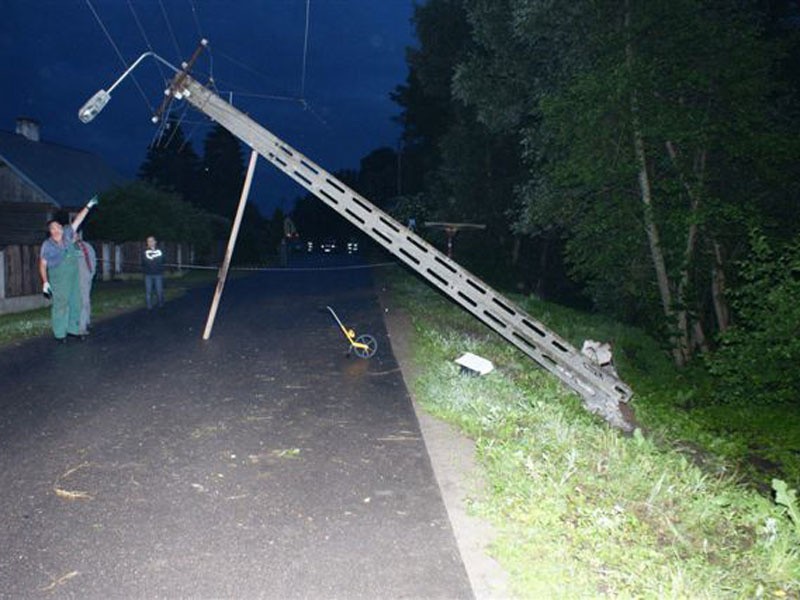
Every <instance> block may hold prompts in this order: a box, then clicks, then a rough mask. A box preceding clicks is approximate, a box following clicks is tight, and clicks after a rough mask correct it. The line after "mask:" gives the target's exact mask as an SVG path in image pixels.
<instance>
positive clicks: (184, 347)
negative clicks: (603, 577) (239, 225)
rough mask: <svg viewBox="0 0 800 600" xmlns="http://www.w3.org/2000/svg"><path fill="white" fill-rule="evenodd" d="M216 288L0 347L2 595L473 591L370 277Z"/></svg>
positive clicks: (354, 274)
mask: <svg viewBox="0 0 800 600" xmlns="http://www.w3.org/2000/svg"><path fill="white" fill-rule="evenodd" d="M212 292H213V290H212V289H211V288H210V287H208V288H203V289H200V290H196V291H193V292H191V293H190V294H188V295H187V296H185V297H184V298H182V299H180V300H177V301H175V302H171V303H168V304H167V306H166V307H165V308H163V309H161V310H160V311H155V312H153V313H148V312H147V311H145V310H140V311H136V312H134V313H131V314H128V315H125V316H122V317H119V318H116V319H113V320H109V321H104V322H101V323H99V324H98V325H97V326H96V328H95V330H94V331H93V333H92V335H91V336H90V339H88V340H87V341H86V342H82V343H81V342H77V341H71V342H70V343H69V344H67V345H58V344H55V343H54V342H53V341H52V340H50V339H35V340H31V341H28V342H25V343H22V344H19V345H15V346H13V347H11V348H7V349H5V350H0V382H1V384H0V507H2V509H1V510H2V520H0V598H14V599H17V598H80V599H94V598H98V599H99V598H103V599H109V598H126V599H127V598H243V599H249V598H314V599H317V598H471V597H472V591H471V590H470V587H469V583H468V579H467V576H466V572H465V569H464V566H463V564H462V562H461V559H460V556H459V553H458V550H457V547H456V544H455V540H454V536H453V532H452V530H451V527H450V524H449V521H448V518H447V513H446V511H445V508H444V505H443V502H442V499H441V497H440V494H439V489H438V487H437V484H436V482H435V480H434V477H433V473H432V470H431V463H430V459H429V458H428V455H427V453H426V449H425V445H424V441H423V440H422V437H421V434H420V430H419V425H418V422H417V419H416V417H415V415H414V412H413V409H412V406H411V401H410V399H409V395H408V392H407V390H406V388H405V386H404V384H403V379H402V376H401V373H400V370H399V368H398V365H397V362H396V360H395V358H394V356H393V355H392V351H391V348H390V347H389V344H388V341H387V336H386V331H385V328H384V323H383V319H382V315H381V310H380V308H379V305H378V301H377V299H376V296H375V292H374V290H373V288H372V283H371V279H370V275H369V272H368V271H367V270H357V269H350V270H336V271H333V270H329V271H326V270H322V271H314V270H310V271H291V272H267V273H263V274H258V275H255V276H252V277H248V278H245V279H238V280H231V281H229V282H228V284H227V286H226V289H225V295H224V297H223V301H222V303H221V306H220V310H219V313H218V315H217V319H216V324H215V327H214V331H213V335H212V338H211V339H210V340H209V341H207V342H204V341H202V339H201V334H202V331H203V327H204V325H205V318H206V314H207V311H208V307H209V304H210V300H211V295H212ZM325 305H331V306H333V307H334V308H335V310H336V311H337V313H338V314H339V316H340V317H341V318H342V320H343V321H344V322H345V323H346V324H347V325H350V326H351V327H353V328H355V329H356V330H357V331H358V332H359V333H370V334H372V335H374V336H375V337H376V338H377V340H378V344H379V348H378V352H377V354H376V356H374V357H373V358H372V359H369V360H364V359H359V358H356V357H347V355H346V350H347V342H346V340H345V338H344V337H343V336H342V334H341V332H340V331H339V330H338V328H337V326H336V324H335V322H334V321H333V319H332V318H331V316H330V314H329V313H328V312H327V311H326V310H325V308H324V307H325Z"/></svg>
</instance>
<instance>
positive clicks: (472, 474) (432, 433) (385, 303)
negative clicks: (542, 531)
mask: <svg viewBox="0 0 800 600" xmlns="http://www.w3.org/2000/svg"><path fill="white" fill-rule="evenodd" d="M378 300H379V302H380V305H381V310H382V313H383V320H384V324H385V326H386V332H387V335H388V337H389V343H390V345H391V348H392V352H393V354H394V357H395V359H396V360H397V363H398V365H399V367H400V371H401V373H402V375H403V381H404V382H405V386H406V389H407V390H408V394H409V396H410V398H411V403H412V406H413V408H414V412H415V414H416V416H417V421H418V422H419V425H420V431H421V432H422V437H423V440H424V443H425V447H426V449H427V451H428V456H429V458H430V461H431V465H432V467H433V472H434V475H435V477H436V482H437V484H438V486H439V490H440V492H441V495H442V499H443V500H444V504H445V508H446V510H447V515H448V518H449V519H450V525H451V527H452V529H453V534H454V535H455V538H456V543H457V545H458V550H459V552H460V554H461V559H462V561H463V563H464V567H465V569H466V571H467V576H468V577H469V581H470V585H471V586H472V592H473V594H474V595H475V598H476V599H477V600H500V599H506V598H510V597H511V595H510V593H509V577H508V573H506V572H505V571H504V570H503V568H502V567H501V566H500V564H499V563H498V562H497V561H496V560H495V559H494V558H492V557H491V556H489V554H488V547H489V545H490V544H491V543H492V541H493V540H494V539H495V538H496V537H497V531H496V530H495V529H494V527H493V526H492V525H491V524H490V523H488V522H487V521H485V520H483V519H480V518H478V517H475V516H473V515H471V514H469V513H468V509H467V506H468V502H469V499H470V498H474V497H476V496H480V495H481V494H482V493H484V490H485V482H484V480H483V478H482V476H481V471H480V469H479V467H478V464H477V462H476V460H475V442H473V441H472V440H471V439H469V438H468V437H466V436H465V435H463V434H462V433H461V432H460V431H458V430H457V429H456V428H455V427H453V426H452V425H450V424H448V423H446V422H444V421H441V420H439V419H437V418H435V417H433V416H431V415H430V414H428V413H427V412H426V411H425V409H424V408H422V406H420V404H419V402H417V399H416V398H415V396H414V391H413V383H414V380H415V378H416V376H417V370H416V367H415V365H414V362H413V360H412V353H411V344H410V336H411V335H412V333H413V325H412V323H411V318H410V316H409V315H408V314H407V313H405V312H404V311H402V310H400V309H398V308H397V307H395V306H394V305H393V303H392V301H391V296H390V294H389V293H388V291H387V289H386V287H384V286H380V289H379V290H378Z"/></svg>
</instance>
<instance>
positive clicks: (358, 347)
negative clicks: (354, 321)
mask: <svg viewBox="0 0 800 600" xmlns="http://www.w3.org/2000/svg"><path fill="white" fill-rule="evenodd" d="M325 308H327V309H328V310H329V311H330V313H331V314H332V315H333V318H334V319H336V323H338V324H339V329H341V330H342V333H343V334H344V337H346V338H347V341H348V342H349V343H350V348H349V349H348V352H352V353H353V354H355V355H356V356H357V357H359V358H372V357H373V356H374V355H375V352H377V350H378V342H377V340H375V338H374V337H372V336H371V335H370V334H368V333H362V334H361V335H356V332H355V331H354V330H353V329H350V328H349V327H345V325H344V323H342V321H341V319H339V315H337V314H336V311H334V310H333V309H332V308H331V307H330V306H326V307H325Z"/></svg>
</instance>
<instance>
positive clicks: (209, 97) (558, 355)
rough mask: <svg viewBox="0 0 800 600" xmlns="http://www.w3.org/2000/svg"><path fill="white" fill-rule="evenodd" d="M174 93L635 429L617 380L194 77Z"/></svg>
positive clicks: (609, 416)
mask: <svg viewBox="0 0 800 600" xmlns="http://www.w3.org/2000/svg"><path fill="white" fill-rule="evenodd" d="M170 90H171V93H172V94H174V95H175V96H176V97H178V98H180V97H183V98H185V99H186V100H187V101H188V102H189V103H190V104H192V105H193V106H194V107H195V108H197V109H198V110H199V111H201V112H203V113H204V114H206V115H207V116H209V117H211V118H212V119H213V120H214V121H216V122H217V123H219V124H220V125H222V126H223V127H225V128H226V129H227V130H228V131H230V132H231V133H232V134H233V135H235V136H236V137H238V138H239V139H240V140H242V141H243V142H244V143H246V144H247V145H248V146H250V147H251V148H252V149H253V150H255V151H256V152H258V154H260V155H261V156H262V157H264V158H265V159H266V160H268V161H269V162H271V163H272V164H273V165H275V166H276V167H277V168H278V169H280V170H281V171H282V172H283V173H285V174H286V175H288V176H289V177H291V178H292V179H294V180H295V181H296V182H297V183H299V184H300V185H301V186H303V187H304V188H305V189H307V190H308V191H309V192H311V193H313V194H314V195H315V196H317V198H319V199H320V200H322V201H323V202H324V203H325V204H327V205H328V206H329V207H331V208H332V209H333V210H335V211H336V212H337V213H339V214H340V215H341V216H343V217H344V218H345V219H347V220H348V221H350V222H351V223H353V225H355V226H356V227H358V228H359V229H361V230H362V231H363V232H365V233H366V234H368V235H369V236H370V237H372V239H374V240H375V241H376V242H377V243H378V244H380V245H381V246H383V247H384V248H386V249H387V250H388V251H389V252H391V253H392V254H393V255H394V256H396V257H397V258H399V259H400V260H401V261H403V262H404V263H405V264H406V265H408V266H409V267H410V268H411V269H413V270H414V271H416V272H417V273H419V274H420V275H421V276H423V277H424V278H425V279H427V280H428V281H429V282H430V283H431V284H432V285H433V286H435V287H436V288H438V289H439V290H441V291H442V292H443V293H444V294H446V295H447V296H449V297H450V298H452V299H453V300H454V301H455V302H457V303H458V304H459V305H461V306H462V307H463V308H464V309H465V310H467V311H468V312H470V313H472V314H473V315H474V316H475V317H477V318H478V319H479V320H481V321H482V322H483V323H485V324H486V325H487V326H488V327H489V328H490V329H492V330H494V331H496V332H497V333H498V334H500V335H501V336H502V337H504V338H505V339H506V340H508V341H509V342H511V343H512V344H514V345H515V346H516V347H517V348H519V349H520V350H522V352H524V353H525V354H527V355H528V356H530V357H531V358H532V359H534V360H535V361H536V362H537V363H539V364H540V365H541V366H542V367H544V368H545V369H547V370H548V371H549V372H551V373H552V374H554V375H555V376H556V377H558V378H559V379H560V380H561V381H562V382H563V383H564V384H565V385H567V386H568V387H570V388H571V389H572V390H574V391H575V392H577V393H578V394H579V395H580V396H581V397H582V398H583V401H584V404H585V405H586V407H587V408H588V409H589V410H590V411H591V412H594V413H597V414H600V415H601V416H602V417H603V418H605V419H606V420H607V421H608V422H609V423H611V424H612V425H615V426H617V427H620V428H622V429H626V430H628V429H630V427H631V426H630V424H629V423H628V422H627V420H626V419H625V418H624V416H623V415H622V413H621V410H620V403H621V402H623V403H624V402H627V401H628V400H629V399H630V397H631V395H632V392H631V389H630V388H629V387H628V386H627V385H625V383H623V382H622V381H621V380H620V379H619V378H617V377H616V376H615V375H614V374H612V373H610V372H609V371H607V370H605V369H603V368H602V367H600V366H599V365H597V364H596V363H594V362H593V361H592V360H590V359H589V358H588V357H586V356H584V355H583V354H581V352H579V351H578V350H577V349H576V348H574V347H573V346H572V345H570V344H569V343H568V342H567V341H565V340H563V339H562V338H560V337H559V336H557V335H556V334H554V333H552V332H551V331H549V330H548V329H547V328H546V327H545V326H544V325H543V324H542V323H540V322H539V321H537V320H536V319H534V318H533V317H531V316H530V315H529V314H527V313H526V312H525V311H523V310H522V309H520V308H519V307H518V306H516V305H515V304H514V303H513V302H511V301H510V300H508V299H507V298H505V297H504V296H502V295H501V294H499V293H498V292H496V291H495V290H493V289H492V288H491V287H489V286H488V285H486V284H485V283H484V282H483V281H481V280H480V279H478V278H477V277H475V275H473V274H471V273H470V272H469V271H467V270H466V269H464V268H463V267H461V266H460V265H458V264H457V263H456V262H454V261H453V260H451V259H450V258H448V257H447V256H445V255H444V254H443V253H442V252H440V251H438V250H437V249H436V248H434V247H433V246H432V245H430V244H429V243H428V242H426V241H425V240H423V239H422V238H421V237H419V236H418V235H416V234H415V233H414V232H412V231H411V230H409V229H407V228H406V227H404V226H403V225H401V224H400V223H398V222H397V221H396V220H395V219H393V218H392V217H391V216H389V215H388V214H386V213H385V212H383V211H382V210H380V209H379V208H377V207H376V206H374V205H373V204H372V203H371V202H369V201H368V200H367V199H366V198H364V197H363V196H361V195H359V194H358V193H356V192H355V191H354V190H352V189H351V188H349V187H348V186H347V185H345V184H344V183H342V182H341V181H339V180H338V179H337V178H336V177H334V176H333V175H331V174H330V173H328V172H327V171H326V170H325V169H323V168H321V167H320V166H319V165H317V164H316V163H314V162H313V161H311V160H310V159H308V158H307V157H306V156H304V155H303V154H301V153H300V152H298V151H297V150H295V149H294V148H292V147H291V146H290V145H289V144H287V143H286V142H284V141H282V140H281V139H279V138H278V137H276V136H275V135H273V134H272V133H271V132H270V131H268V130H267V129H265V128H264V127H262V126H261V125H259V124H258V123H256V122H255V121H253V120H252V119H251V118H250V117H248V116H247V115H245V114H244V113H242V112H241V111H239V110H237V109H236V108H235V107H234V106H232V105H230V104H229V103H228V102H225V101H224V100H223V99H222V98H220V97H219V96H217V95H216V94H214V93H213V92H211V91H210V90H208V89H207V88H206V87H204V86H203V85H202V84H200V83H199V82H197V81H195V80H194V79H193V78H192V77H190V76H189V75H187V74H185V73H183V74H182V77H180V78H178V77H176V80H175V81H174V82H173V85H172V86H171V88H170Z"/></svg>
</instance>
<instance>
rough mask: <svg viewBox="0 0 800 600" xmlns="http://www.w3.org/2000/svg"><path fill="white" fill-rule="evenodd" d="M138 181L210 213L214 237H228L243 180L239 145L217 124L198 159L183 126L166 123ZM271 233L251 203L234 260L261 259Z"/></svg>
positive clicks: (204, 143) (231, 135) (267, 248)
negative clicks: (169, 193)
mask: <svg viewBox="0 0 800 600" xmlns="http://www.w3.org/2000/svg"><path fill="white" fill-rule="evenodd" d="M139 177H140V179H142V180H144V181H146V182H148V183H150V184H151V185H153V186H155V187H157V188H158V189H160V190H162V191H166V192H172V193H175V194H177V195H179V196H180V197H181V198H182V199H183V200H184V201H186V202H189V203H190V204H192V205H193V206H194V207H196V208H198V209H200V210H202V211H204V212H206V213H208V214H209V215H212V219H211V223H212V232H211V235H212V237H213V239H215V240H217V241H220V240H224V239H227V236H228V233H229V231H230V222H231V220H232V219H233V216H234V214H235V211H236V207H237V205H238V199H239V196H240V194H241V190H242V185H243V183H244V178H245V166H244V155H243V152H242V146H241V142H240V141H239V140H238V139H237V138H236V137H235V136H233V134H231V133H230V132H229V131H228V130H226V129H225V128H223V127H222V126H221V125H218V124H217V125H215V126H214V127H213V128H212V129H211V131H209V133H208V134H207V135H206V137H205V139H204V141H203V155H202V157H200V156H198V155H197V153H196V152H195V151H194V149H193V148H192V146H191V144H190V143H189V140H187V139H186V137H185V135H184V133H183V130H182V128H181V126H180V124H179V123H174V122H172V123H167V126H166V127H165V129H164V131H163V134H162V135H161V136H159V138H158V139H157V140H156V141H154V143H153V144H151V146H150V147H149V148H148V150H147V155H146V157H145V160H144V162H143V163H142V166H141V167H140V170H139ZM270 232H271V228H270V227H269V225H268V223H267V221H266V220H265V219H264V218H263V217H262V215H261V214H260V212H259V211H258V209H257V208H256V207H255V206H254V205H253V204H252V203H248V204H247V205H246V207H245V214H244V218H243V220H242V228H241V230H240V234H239V238H238V240H237V245H236V253H235V256H234V260H237V261H238V262H251V263H252V262H259V261H260V260H262V259H263V257H264V255H265V254H267V253H269V252H270V251H271V247H272V246H274V245H275V243H274V240H272V239H271V237H274V236H272V234H271V233H270Z"/></svg>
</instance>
